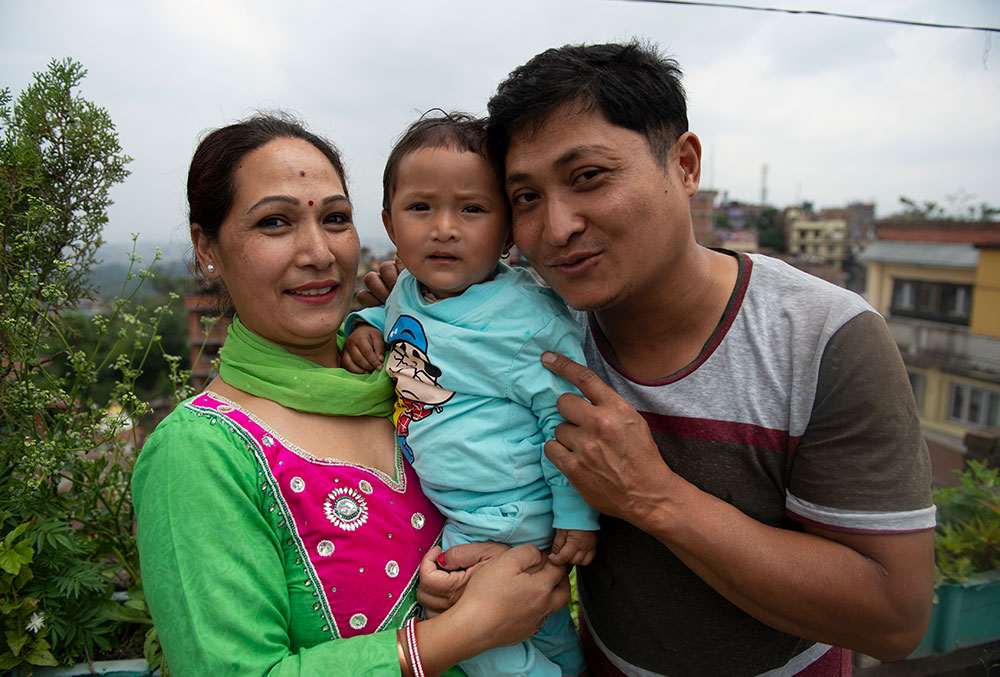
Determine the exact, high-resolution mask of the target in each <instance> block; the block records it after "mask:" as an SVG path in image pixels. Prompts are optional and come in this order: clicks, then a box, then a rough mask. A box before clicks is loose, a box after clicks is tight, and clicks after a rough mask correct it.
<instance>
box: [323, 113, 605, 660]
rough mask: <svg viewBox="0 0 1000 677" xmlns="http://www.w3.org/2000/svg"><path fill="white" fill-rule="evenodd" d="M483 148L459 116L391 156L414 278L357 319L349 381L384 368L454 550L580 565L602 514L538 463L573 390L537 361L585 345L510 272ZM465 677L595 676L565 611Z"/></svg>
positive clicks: (393, 231) (388, 212) (552, 302)
mask: <svg viewBox="0 0 1000 677" xmlns="http://www.w3.org/2000/svg"><path fill="white" fill-rule="evenodd" d="M485 141H486V135H485V121H483V120H479V119H476V118H472V117H470V116H468V115H465V114H461V113H452V114H444V115H440V116H434V117H428V116H424V117H423V118H421V119H420V120H418V121H417V122H415V123H414V124H412V125H411V126H410V127H409V129H408V130H407V131H406V133H405V134H404V135H403V136H402V138H401V139H400V140H399V141H398V142H397V144H396V146H395V147H394V148H393V150H392V152H391V153H390V155H389V159H388V161H387V163H386V168H385V173H384V176H383V202H382V207H383V210H382V222H383V224H384V225H385V229H386V232H387V233H388V235H389V238H390V239H391V240H392V242H393V244H395V246H396V250H397V255H398V256H399V259H400V260H401V261H402V262H403V264H404V266H405V267H406V271H404V272H403V273H401V274H400V276H399V279H398V281H397V282H396V285H395V287H394V289H393V290H392V293H391V294H390V296H389V299H388V301H387V302H386V305H385V306H384V307H380V308H368V309H366V310H363V311H361V312H359V313H355V314H353V315H351V316H350V317H349V318H348V320H347V326H346V331H347V333H348V338H347V342H346V344H345V346H344V350H343V351H342V354H343V361H344V366H345V367H346V368H347V369H349V370H351V371H354V372H356V373H364V372H370V371H372V370H373V369H380V368H382V365H383V360H384V361H385V368H386V369H388V371H389V375H390V376H391V377H392V378H393V380H394V381H395V384H396V392H397V401H396V407H395V411H394V413H393V416H394V420H395V423H396V434H397V441H398V444H399V446H400V448H401V450H402V451H403V453H404V455H405V456H406V458H407V459H408V460H409V461H410V462H411V463H412V464H413V467H414V469H415V470H416V472H417V475H418V476H419V477H420V481H421V485H422V486H423V488H424V492H425V493H426V494H427V497H428V498H430V499H431V501H433V502H434V503H435V504H436V505H437V507H438V508H439V509H440V511H441V513H442V514H443V515H444V516H445V518H446V524H445V527H444V531H443V534H442V547H443V548H444V549H448V548H450V547H451V546H453V545H458V544H461V543H470V542H481V541H497V542H501V543H508V544H510V545H519V544H521V543H532V544H534V545H536V546H537V547H539V548H541V549H543V550H546V549H548V548H550V547H551V549H552V554H551V555H550V559H551V560H552V561H553V562H555V563H557V564H568V565H572V564H581V565H583V564H587V563H589V562H590V560H591V559H592V558H593V555H594V547H595V543H596V529H597V514H596V513H595V512H594V511H593V510H592V509H591V508H590V507H589V506H588V505H587V504H586V503H585V502H584V501H583V499H582V498H580V496H579V495H578V494H577V493H576V491H575V490H574V489H573V488H572V487H571V486H570V484H569V482H568V481H567V480H566V478H565V477H564V476H563V475H562V474H561V473H560V472H559V471H558V470H557V469H556V467H555V466H554V465H553V464H552V463H551V462H550V461H549V460H548V459H547V458H546V457H545V454H544V452H543V450H542V447H543V445H544V444H545V441H546V440H548V439H551V438H552V437H553V436H554V431H555V427H556V425H558V424H559V423H561V422H562V418H561V417H560V416H559V412H558V410H557V409H556V399H557V398H558V397H559V395H561V394H562V393H564V392H566V391H569V390H573V388H572V386H570V384H568V383H567V382H566V381H564V380H562V379H559V378H558V377H556V376H554V375H553V374H551V373H550V372H549V371H548V370H547V369H545V368H544V367H543V366H542V364H541V362H540V358H541V355H542V353H543V352H545V351H547V350H551V351H554V352H557V353H562V354H564V355H567V356H569V357H570V358H572V359H574V360H576V361H577V362H580V363H583V362H584V358H583V354H582V350H581V348H580V339H581V330H580V327H579V325H578V324H577V323H576V322H575V321H574V320H573V319H572V317H571V316H570V315H569V313H568V311H567V309H566V306H565V305H564V304H563V302H562V301H561V299H559V297H558V296H556V295H555V293H554V292H552V291H551V290H550V289H548V288H546V287H543V286H541V285H539V284H538V283H537V282H535V280H534V278H533V277H532V276H531V275H530V274H529V273H528V272H526V271H524V270H519V269H514V268H511V267H509V266H507V265H506V264H504V263H503V262H501V261H500V258H501V256H502V255H503V256H506V254H507V249H508V247H509V246H510V244H511V233H510V212H509V208H508V204H507V199H506V195H505V193H504V190H503V188H502V184H501V181H500V179H499V177H498V175H497V172H496V170H495V169H494V167H493V165H492V164H491V162H490V159H489V158H488V157H487V156H486V149H485V147H486V144H485ZM386 345H388V353H389V354H388V358H384V357H383V356H384V353H385V346H386ZM461 667H462V669H463V670H464V671H465V672H466V673H467V674H469V675H473V676H478V675H482V676H484V677H485V676H487V675H489V676H493V675H544V676H546V677H548V676H550V675H551V676H553V677H560V676H561V675H579V674H580V673H582V672H583V671H584V670H585V669H586V665H585V663H584V660H583V655H582V652H581V649H580V645H579V640H578V638H577V635H576V631H575V630H574V628H573V625H572V620H571V618H570V614H569V610H568V609H562V610H561V611H559V612H556V613H554V614H550V615H549V617H548V618H547V619H546V621H545V623H544V624H543V625H542V627H541V628H540V629H539V631H538V632H537V633H536V634H535V635H534V636H533V637H532V639H531V640H530V641H528V642H524V643H523V644H519V645H514V646H509V647H500V648H498V649H492V650H490V651H487V652H485V653H483V654H481V655H480V656H477V657H476V658H474V659H472V660H471V661H466V662H464V663H462V664H461Z"/></svg>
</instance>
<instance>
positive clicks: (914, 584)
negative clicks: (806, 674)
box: [543, 354, 933, 660]
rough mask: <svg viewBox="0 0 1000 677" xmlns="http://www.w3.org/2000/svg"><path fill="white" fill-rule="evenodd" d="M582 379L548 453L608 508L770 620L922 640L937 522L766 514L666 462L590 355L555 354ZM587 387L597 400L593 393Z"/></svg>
mask: <svg viewBox="0 0 1000 677" xmlns="http://www.w3.org/2000/svg"><path fill="white" fill-rule="evenodd" d="M543 362H544V363H545V364H546V366H547V367H548V368H549V369H551V370H552V371H553V372H555V373H556V374H558V375H560V376H562V377H564V378H566V379H567V380H568V381H570V382H571V383H573V384H574V385H576V386H577V387H578V388H579V389H580V391H581V392H582V393H583V395H584V397H583V398H581V397H579V396H576V395H572V394H566V395H563V396H562V397H561V398H560V400H559V411H560V412H561V413H562V415H563V417H564V418H565V420H566V422H565V423H563V424H561V425H559V426H558V427H557V428H556V439H555V440H552V441H550V442H548V443H547V444H546V448H545V451H546V454H547V455H548V457H549V459H550V460H552V462H553V463H555V464H556V465H557V466H558V467H559V468H560V469H561V470H562V471H563V473H564V474H565V475H566V477H568V478H569V480H570V482H571V483H572V484H573V486H574V487H576V489H577V491H579V492H580V494H581V495H582V496H583V497H584V498H585V499H586V500H587V502H588V503H590V504H591V505H592V506H593V507H594V508H596V509H597V510H599V511H601V512H603V513H605V514H608V515H612V516H615V517H619V518H621V519H623V520H626V521H628V522H630V523H631V524H633V525H635V526H636V527H638V528H639V529H642V530H643V531H646V532H647V533H649V534H651V535H653V536H654V537H656V538H657V539H658V540H659V541H660V542H662V543H663V544H664V545H666V546H667V547H668V548H670V549H671V551H673V553H674V554H675V555H677V556H678V557H679V558H680V559H681V560H682V561H683V562H684V563H685V564H686V565H687V566H688V567H690V568H691V569H692V570H693V571H694V572H695V573H696V574H698V575H699V576H700V577H701V578H702V579H703V580H704V581H705V582H706V583H708V584H709V585H711V586H712V587H713V588H715V589H716V590H717V591H718V592H719V593H720V594H722V595H723V596H725V597H726V598H727V599H729V600H730V601H731V602H733V603H734V604H735V605H737V606H739V607H740V608H741V609H743V610H744V611H746V612H747V613H749V614H751V615H753V616H754V617H756V618H758V619H759V620H761V621H762V622H764V623H767V624H768V625H770V626H772V627H774V628H776V629H778V630H782V631H784V632H788V633H791V634H794V635H798V636H800V637H805V638H807V639H812V640H815V641H821V642H825V643H828V644H834V645H837V646H841V647H846V648H850V649H855V650H858V651H861V652H864V653H866V654H868V655H871V656H875V657H878V658H881V659H883V660H897V659H900V658H903V657H905V656H906V655H908V654H909V653H910V652H911V651H912V650H913V648H914V647H915V646H916V645H917V644H918V643H919V642H920V639H921V638H922V636H923V634H924V631H925V629H926V626H927V621H928V619H929V615H930V607H931V596H932V593H933V533H932V532H931V531H921V532H914V533H905V534H873V535H868V534H866V535H859V534H847V533H840V532H834V531H829V530H824V529H819V528H815V527H807V528H806V532H805V533H803V532H796V531H790V530H786V529H778V528H775V527H770V526H767V525H764V524H762V523H760V522H758V521H756V520H754V519H753V518H751V517H749V516H747V515H746V514H744V513H743V512H741V511H740V510H738V509H737V508H735V507H733V506H731V505H730V504H728V503H726V502H725V501H722V500H720V499H718V498H716V497H715V496H712V495H711V494H708V493H706V492H704V491H701V490H700V489H698V488H697V487H695V486H694V485H692V484H691V483H690V482H687V481H686V480H685V479H683V478H682V477H680V476H679V475H677V474H675V473H674V472H673V471H671V469H670V468H669V467H668V466H667V465H666V464H665V463H664V462H663V459H662V457H661V456H660V453H659V450H658V449H657V447H656V444H655V442H654V441H653V438H652V435H651V434H650V432H649V428H648V426H647V424H646V422H645V421H644V420H643V419H642V418H641V417H640V416H639V414H638V413H637V412H636V411H635V410H634V409H633V408H632V407H631V406H630V405H629V404H628V403H627V402H626V401H625V400H624V399H623V398H622V397H621V396H619V395H618V394H617V393H616V392H614V390H613V389H611V388H610V387H609V386H608V385H606V384H605V383H604V382H602V381H601V380H600V378H598V377H597V375H596V374H594V373H593V372H592V371H591V370H589V369H587V368H586V367H584V366H581V365H579V364H576V363H575V362H572V361H571V360H569V359H567V358H565V357H563V356H555V355H553V354H547V355H546V357H545V358H543ZM584 398H586V399H584Z"/></svg>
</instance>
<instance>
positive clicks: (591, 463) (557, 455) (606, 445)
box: [542, 353, 676, 528]
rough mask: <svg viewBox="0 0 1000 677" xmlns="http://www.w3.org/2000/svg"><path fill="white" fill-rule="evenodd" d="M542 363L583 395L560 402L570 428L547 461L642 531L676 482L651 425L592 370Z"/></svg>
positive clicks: (561, 430) (594, 501)
mask: <svg viewBox="0 0 1000 677" xmlns="http://www.w3.org/2000/svg"><path fill="white" fill-rule="evenodd" d="M542 363H543V364H544V365H545V366H546V368H548V370H549V371H551V372H552V373H554V374H557V375H558V376H561V377H563V378H564V379H566V380H567V381H569V382H570V383H572V384H573V385H575V386H576V387H577V388H579V390H580V392H581V393H583V397H580V396H579V395H575V394H573V393H566V394H564V395H562V396H560V397H559V401H558V407H559V413H560V414H562V417H563V419H565V422H564V423H560V424H559V425H558V426H557V427H556V431H555V439H553V440H549V441H548V442H546V443H545V455H546V456H548V457H549V460H550V461H552V463H554V464H555V465H556V467H558V468H559V469H560V470H561V471H562V472H563V474H564V475H566V478H567V479H568V480H569V481H570V484H572V485H573V487H574V488H575V489H576V490H577V491H578V492H579V493H580V495H581V496H582V497H583V499H584V500H585V501H587V503H589V504H590V505H591V507H593V508H594V509H595V510H598V511H599V512H602V513H604V514H606V515H612V516H614V517H619V518H621V519H623V520H626V521H628V522H631V523H632V524H634V525H636V526H638V527H639V528H642V526H643V525H642V522H643V519H644V518H645V517H646V516H647V515H648V514H649V512H650V511H652V510H653V509H655V507H656V506H657V504H658V503H659V501H660V497H661V496H662V495H663V494H664V492H669V490H670V489H669V487H670V485H671V483H672V481H673V480H674V479H675V478H676V475H674V473H673V472H672V471H671V470H670V468H668V467H667V464H666V463H664V462H663V458H662V457H661V456H660V452H659V450H658V449H657V448H656V444H655V443H654V442H653V436H652V434H650V432H649V426H648V425H647V424H646V421H645V420H643V418H642V417H641V416H640V415H639V413H638V412H636V410H635V409H633V408H632V406H631V405H629V403H628V402H626V401H625V400H624V399H623V398H622V397H621V395H619V394H618V393H616V392H615V391H614V390H613V389H612V388H611V387H610V386H608V385H607V384H606V383H604V382H603V381H602V380H601V379H600V378H598V376H597V374H595V373H594V372H593V371H591V370H590V369H588V368H587V367H585V366H583V365H580V364H577V363H576V362H574V361H573V360H571V359H569V358H568V357H566V356H564V355H557V354H555V353H545V354H544V355H542ZM584 398H586V399H584Z"/></svg>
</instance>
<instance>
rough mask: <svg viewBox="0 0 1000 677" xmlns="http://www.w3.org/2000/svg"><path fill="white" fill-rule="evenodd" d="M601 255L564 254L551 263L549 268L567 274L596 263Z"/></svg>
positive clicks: (586, 253)
mask: <svg viewBox="0 0 1000 677" xmlns="http://www.w3.org/2000/svg"><path fill="white" fill-rule="evenodd" d="M599 254H600V252H574V253H572V254H564V255H562V256H559V257H557V258H555V259H552V260H551V261H549V263H548V264H547V266H548V267H549V268H556V269H558V270H562V271H566V272H573V271H576V270H580V269H582V268H584V267H585V266H587V265H588V264H589V263H592V262H594V261H596V260H597V256H598V255H599Z"/></svg>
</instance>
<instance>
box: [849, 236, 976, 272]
mask: <svg viewBox="0 0 1000 677" xmlns="http://www.w3.org/2000/svg"><path fill="white" fill-rule="evenodd" d="M860 259H861V261H862V262H868V261H873V262H877V263H905V264H907V265H911V266H936V267H939V268H975V267H976V265H977V264H978V263H979V250H977V249H976V248H975V247H974V246H972V245H971V244H939V243H937V242H890V241H888V240H879V241H878V242H873V243H871V244H870V245H868V247H867V248H866V249H865V250H864V252H862V253H861V257H860Z"/></svg>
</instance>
